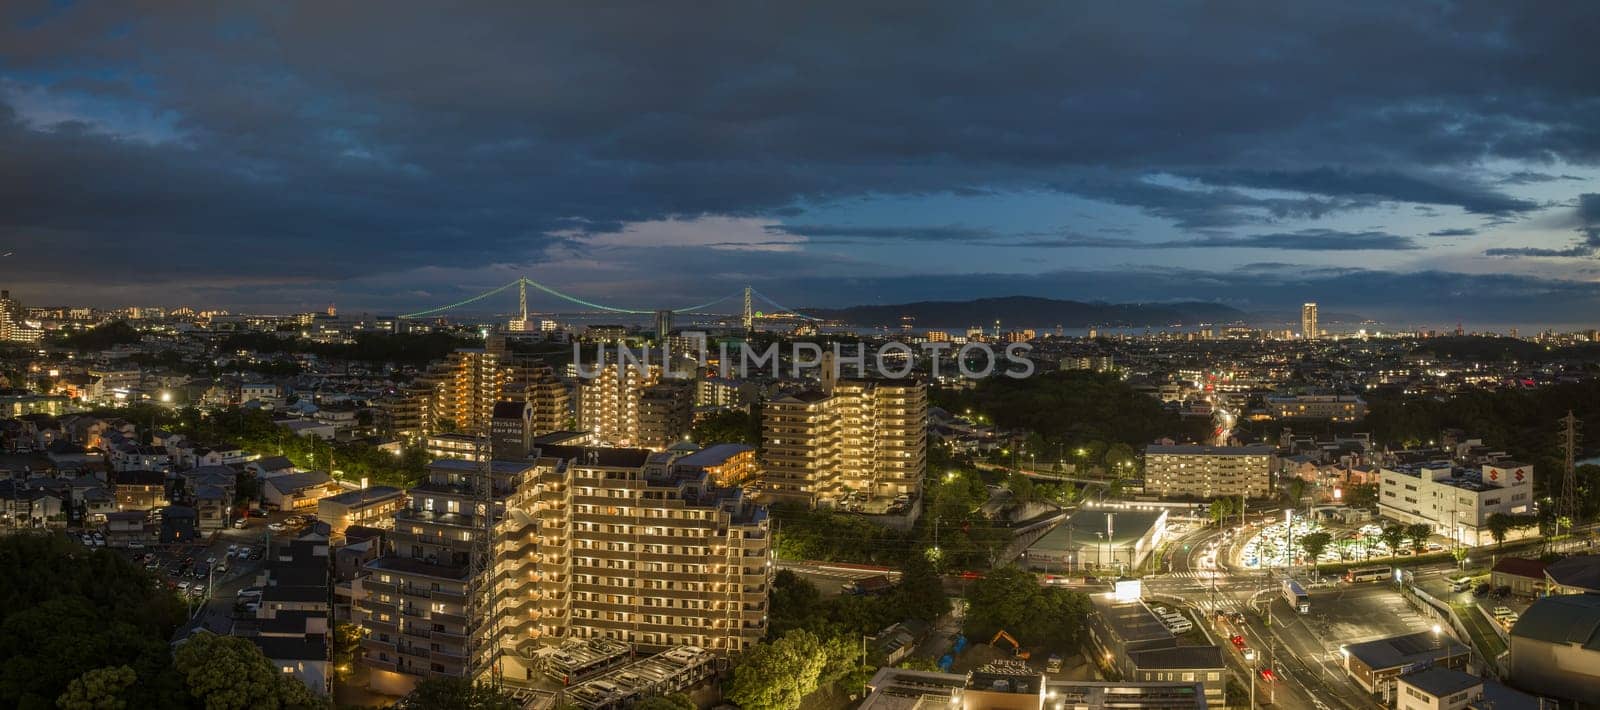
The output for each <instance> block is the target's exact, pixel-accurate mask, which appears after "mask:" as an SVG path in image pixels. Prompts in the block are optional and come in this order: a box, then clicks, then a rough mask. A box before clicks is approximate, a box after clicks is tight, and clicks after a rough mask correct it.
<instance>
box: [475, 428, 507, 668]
mask: <svg viewBox="0 0 1600 710" xmlns="http://www.w3.org/2000/svg"><path fill="white" fill-rule="evenodd" d="M489 452H490V449H489V438H488V437H487V436H486V435H485V434H484V433H483V432H481V431H480V432H478V434H477V438H476V441H475V443H474V451H473V453H474V454H475V455H476V456H477V459H478V460H477V464H478V465H477V468H476V469H475V470H474V472H473V476H472V492H473V499H474V503H475V507H476V508H477V510H476V511H475V512H476V513H477V515H478V518H477V523H478V530H477V531H476V532H475V534H474V535H473V540H472V559H471V562H470V564H469V565H468V572H467V579H468V582H467V622H468V625H469V629H470V630H471V633H469V634H468V636H467V644H468V649H467V664H468V668H469V673H468V675H469V677H471V678H472V679H474V680H482V681H484V682H487V683H489V684H490V685H492V686H494V687H496V688H498V687H500V680H501V678H500V594H499V592H500V583H499V577H500V573H499V572H498V571H497V570H496V569H495V566H496V565H495V544H494V539H495V516H494V508H495V495H494V476H493V470H494V466H493V464H492V463H491V462H490V459H491V458H492V457H491V456H490V453H489ZM485 666H487V667H485Z"/></svg>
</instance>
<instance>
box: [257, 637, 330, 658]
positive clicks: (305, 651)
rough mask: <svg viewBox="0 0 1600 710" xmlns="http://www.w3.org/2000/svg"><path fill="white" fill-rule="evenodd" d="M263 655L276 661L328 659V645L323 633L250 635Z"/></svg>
mask: <svg viewBox="0 0 1600 710" xmlns="http://www.w3.org/2000/svg"><path fill="white" fill-rule="evenodd" d="M246 638H249V639H250V642H251V643H253V644H255V645H256V647H257V648H259V649H261V655H263V656H266V657H267V658H269V659H271V660H274V661H326V660H328V647H327V644H326V643H325V642H324V641H323V640H322V636H321V635H310V636H248V637H246Z"/></svg>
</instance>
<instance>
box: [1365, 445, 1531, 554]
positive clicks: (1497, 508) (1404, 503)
mask: <svg viewBox="0 0 1600 710" xmlns="http://www.w3.org/2000/svg"><path fill="white" fill-rule="evenodd" d="M1379 475H1380V485H1379V496H1378V504H1379V507H1378V512H1379V514H1381V515H1382V516H1383V517H1385V518H1389V519H1392V520H1396V521H1399V522H1401V523H1406V524H1410V523H1426V524H1428V525H1430V526H1432V527H1433V530H1434V532H1435V533H1437V534H1439V535H1443V536H1445V537H1447V538H1450V539H1451V540H1455V541H1457V542H1459V543H1461V544H1463V545H1469V546H1473V547H1476V546H1479V545H1489V544H1493V543H1494V537H1493V536H1491V535H1490V534H1489V528H1488V520H1489V516H1491V515H1494V514H1495V513H1504V514H1506V515H1525V514H1528V513H1531V512H1533V507H1532V503H1533V467H1532V466H1529V465H1527V464H1524V463H1517V462H1515V461H1499V462H1497V463H1492V464H1485V465H1484V466H1483V468H1482V470H1476V469H1471V468H1465V467H1460V466H1455V465H1453V464H1451V463H1450V462H1448V461H1435V462H1432V463H1425V464H1416V465H1411V466H1400V467H1396V468H1394V469H1388V468H1385V469H1382V470H1380V472H1379ZM1512 534H1513V535H1514V534H1516V533H1515V532H1513V533H1512Z"/></svg>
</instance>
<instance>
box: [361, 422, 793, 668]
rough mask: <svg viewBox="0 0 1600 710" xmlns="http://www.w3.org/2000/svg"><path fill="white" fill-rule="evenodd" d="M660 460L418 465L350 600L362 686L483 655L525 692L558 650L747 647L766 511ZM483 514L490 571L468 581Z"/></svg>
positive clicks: (604, 452) (761, 575)
mask: <svg viewBox="0 0 1600 710" xmlns="http://www.w3.org/2000/svg"><path fill="white" fill-rule="evenodd" d="M671 461H672V456H671V455H670V454H665V453H652V452H649V451H645V450H642V449H615V448H602V449H594V448H580V447H566V446H544V447H541V448H539V449H538V450H536V451H535V452H534V458H533V459H532V460H529V461H521V462H509V461H493V462H490V463H488V464H479V463H474V462H470V461H463V460H439V461H435V462H433V463H432V464H430V466H429V476H428V481H427V482H426V483H423V484H421V485H419V486H416V487H414V488H412V489H411V490H410V502H409V503H408V505H407V506H406V507H405V508H403V509H401V510H400V511H399V512H397V513H396V514H395V516H394V517H395V525H394V531H393V533H391V540H392V547H391V548H390V550H389V551H388V554H386V555H384V556H383V557H380V558H378V559H376V560H373V561H372V562H369V563H368V564H367V565H366V571H367V575H366V576H365V577H362V578H361V579H360V580H359V586H358V587H357V588H358V589H359V590H360V591H358V592H357V593H356V594H355V613H354V617H355V618H356V619H357V620H358V621H359V622H360V623H362V625H363V626H364V627H366V629H367V636H366V637H365V639H364V640H363V644H364V645H365V647H366V650H367V662H368V663H369V665H370V666H371V667H372V668H373V679H374V680H373V682H374V687H375V688H380V689H383V690H384V691H385V692H402V691H404V690H405V689H407V688H409V687H410V685H411V684H413V683H415V681H416V680H418V679H421V678H426V677H431V676H460V675H464V674H466V673H467V671H468V669H469V668H482V667H485V664H487V663H488V662H489V659H490V656H491V654H493V653H494V652H495V650H496V649H497V650H498V653H499V656H498V662H499V663H500V668H501V671H502V672H503V673H504V674H505V675H506V677H509V678H529V679H531V678H533V677H534V676H535V674H536V673H537V669H536V667H537V663H536V659H538V658H539V657H540V656H541V655H542V654H544V653H546V652H548V651H547V649H548V648H549V647H550V646H551V645H552V644H555V643H559V642H560V641H561V640H563V639H568V638H610V639H615V640H619V641H624V642H627V643H630V644H632V645H633V646H634V647H635V648H636V649H637V650H640V651H653V650H660V649H663V648H667V647H671V646H677V645H690V646H697V647H700V648H705V649H709V650H712V651H715V652H718V653H729V652H736V651H740V650H743V649H745V648H748V647H750V646H752V645H754V644H755V643H756V642H757V641H758V640H759V639H760V638H761V637H762V636H763V635H764V634H765V633H766V614H767V609H766V604H767V595H768V593H769V590H770V586H771V577H772V573H773V570H772V567H771V564H770V559H771V539H770V534H769V530H768V522H767V517H766V512H765V509H763V508H761V507H759V506H756V505H754V504H753V503H751V502H750V501H748V500H746V499H745V498H744V497H743V495H742V493H741V492H740V491H739V490H738V489H725V488H720V487H717V486H716V485H714V483H713V482H712V481H711V480H710V479H709V477H708V476H707V474H705V473H704V472H703V471H684V470H678V469H675V468H674V467H673V466H672V465H671ZM480 466H487V468H488V471H489V475H490V478H491V480H492V488H493V496H494V501H495V502H494V505H493V506H491V507H490V509H489V510H487V511H485V510H484V509H483V507H482V506H481V505H477V504H476V502H475V501H476V498H475V496H474V493H473V490H474V487H473V485H472V482H473V481H474V480H477V479H476V478H475V477H476V476H477V475H480V474H478V469H479V467H480ZM485 514H487V515H489V516H491V518H490V520H492V521H493V530H494V539H493V540H492V541H491V544H490V545H489V549H490V550H491V551H492V552H491V553H490V554H491V558H492V561H491V563H490V564H489V567H488V569H487V570H486V571H485V572H482V573H480V575H479V576H478V577H477V578H475V579H474V578H473V577H472V576H471V574H470V573H469V570H470V562H471V559H472V554H473V551H474V546H473V545H474V541H475V540H477V538H478V536H480V535H482V534H483V531H484V529H485V522H486V521H485V520H484V518H483V516H484V515H485ZM491 608H492V609H495V610H497V613H496V614H493V615H490V614H489V613H487V610H488V609H491ZM473 654H476V656H474V655H473ZM469 659H472V660H469Z"/></svg>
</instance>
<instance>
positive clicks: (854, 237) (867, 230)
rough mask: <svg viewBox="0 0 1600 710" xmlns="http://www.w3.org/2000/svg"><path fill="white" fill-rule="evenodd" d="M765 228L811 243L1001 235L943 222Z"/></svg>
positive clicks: (945, 239)
mask: <svg viewBox="0 0 1600 710" xmlns="http://www.w3.org/2000/svg"><path fill="white" fill-rule="evenodd" d="M767 231H768V232H769V233H773V234H783V235H794V236H802V237H806V238H807V240H808V241H810V242H812V243H836V244H849V243H855V242H876V241H912V242H981V241H988V240H991V239H994V238H996V237H998V236H1000V234H999V233H997V232H995V231H994V230H992V229H985V228H975V227H964V226H959V225H944V226H914V225H895V226H855V225H837V224H774V225H768V226H767Z"/></svg>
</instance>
